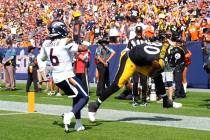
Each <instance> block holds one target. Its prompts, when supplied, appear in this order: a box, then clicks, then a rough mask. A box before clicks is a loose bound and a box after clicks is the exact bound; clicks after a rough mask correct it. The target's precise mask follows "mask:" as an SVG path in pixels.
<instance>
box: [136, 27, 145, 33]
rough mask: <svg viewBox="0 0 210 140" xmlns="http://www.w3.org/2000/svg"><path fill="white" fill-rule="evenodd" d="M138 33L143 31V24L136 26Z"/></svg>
mask: <svg viewBox="0 0 210 140" xmlns="http://www.w3.org/2000/svg"><path fill="white" fill-rule="evenodd" d="M135 31H136V33H142V32H143V29H142V27H141V26H136V30H135Z"/></svg>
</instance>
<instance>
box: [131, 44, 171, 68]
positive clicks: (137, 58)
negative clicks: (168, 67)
mask: <svg viewBox="0 0 210 140" xmlns="http://www.w3.org/2000/svg"><path fill="white" fill-rule="evenodd" d="M167 48H168V45H167V44H165V43H164V44H162V43H160V42H146V43H144V44H141V45H138V46H136V47H134V48H133V49H131V50H130V51H129V57H130V59H131V61H132V62H133V63H134V64H136V65H137V66H146V65H151V64H152V62H153V61H154V60H158V59H160V58H162V59H164V57H165V54H166V52H167Z"/></svg>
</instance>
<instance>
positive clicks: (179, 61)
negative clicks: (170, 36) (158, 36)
mask: <svg viewBox="0 0 210 140" xmlns="http://www.w3.org/2000/svg"><path fill="white" fill-rule="evenodd" d="M184 59H185V52H184V50H183V49H182V48H180V47H172V48H170V49H169V51H168V56H167V60H168V64H169V65H170V67H176V66H181V65H184V64H185V63H184Z"/></svg>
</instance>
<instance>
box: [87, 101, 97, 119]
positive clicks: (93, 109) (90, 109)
mask: <svg viewBox="0 0 210 140" xmlns="http://www.w3.org/2000/svg"><path fill="white" fill-rule="evenodd" d="M98 108H99V106H98V105H97V103H96V102H91V103H89V105H88V116H89V119H90V121H91V122H94V121H95V120H96V118H95V115H96V111H97V110H98Z"/></svg>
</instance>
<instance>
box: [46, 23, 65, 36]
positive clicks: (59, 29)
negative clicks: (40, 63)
mask: <svg viewBox="0 0 210 140" xmlns="http://www.w3.org/2000/svg"><path fill="white" fill-rule="evenodd" d="M48 31H49V37H50V38H53V37H58V38H64V37H66V36H67V35H68V31H67V27H66V24H65V23H64V22H63V21H60V20H55V21H53V22H52V23H51V24H50V25H49V26H48Z"/></svg>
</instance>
